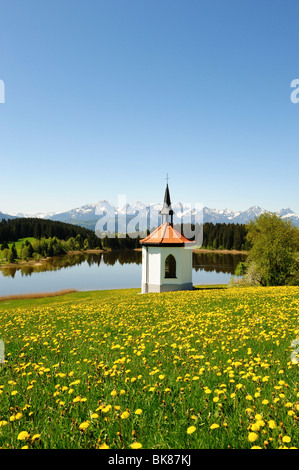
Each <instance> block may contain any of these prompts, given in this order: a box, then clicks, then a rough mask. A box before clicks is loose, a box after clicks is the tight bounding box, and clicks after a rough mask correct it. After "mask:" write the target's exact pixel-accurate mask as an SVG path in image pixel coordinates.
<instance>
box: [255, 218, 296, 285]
mask: <svg viewBox="0 0 299 470" xmlns="http://www.w3.org/2000/svg"><path fill="white" fill-rule="evenodd" d="M246 228H247V240H248V242H249V243H250V244H251V249H250V251H249V256H248V260H247V271H249V272H251V271H252V268H253V267H254V272H255V277H256V278H257V279H259V280H260V281H259V282H260V284H262V285H264V286H274V285H285V284H286V283H287V282H288V280H289V279H291V278H292V277H293V276H294V275H295V272H296V269H297V265H296V251H297V250H298V229H297V227H295V226H294V225H293V223H292V222H291V221H289V220H283V219H281V218H280V217H278V216H277V215H276V214H275V213H271V212H267V213H264V214H261V215H260V216H259V217H257V218H255V219H254V220H253V221H251V222H250V223H249V224H248V225H247V227H246Z"/></svg>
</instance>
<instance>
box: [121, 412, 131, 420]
mask: <svg viewBox="0 0 299 470" xmlns="http://www.w3.org/2000/svg"><path fill="white" fill-rule="evenodd" d="M129 416H130V413H129V412H128V411H124V412H123V413H122V414H121V415H120V417H121V419H127V418H128V417H129Z"/></svg>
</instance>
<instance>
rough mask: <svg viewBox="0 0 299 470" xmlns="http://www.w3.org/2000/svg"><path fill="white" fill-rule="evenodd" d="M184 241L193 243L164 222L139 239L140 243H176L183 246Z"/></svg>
mask: <svg viewBox="0 0 299 470" xmlns="http://www.w3.org/2000/svg"><path fill="white" fill-rule="evenodd" d="M186 243H188V244H190V243H194V242H193V241H190V240H188V238H186V237H184V235H182V234H181V233H180V232H178V231H177V230H176V229H175V228H173V225H172V224H170V223H168V222H164V224H162V225H160V227H158V228H156V229H155V230H154V231H153V232H152V233H150V234H149V235H148V236H147V237H145V238H143V239H142V240H140V244H141V245H145V246H146V245H178V246H184V245H185V244H186Z"/></svg>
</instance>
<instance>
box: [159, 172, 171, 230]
mask: <svg viewBox="0 0 299 470" xmlns="http://www.w3.org/2000/svg"><path fill="white" fill-rule="evenodd" d="M166 179H167V183H166V189H165V195H164V203H163V207H162V209H161V210H160V212H159V214H161V215H162V224H163V223H165V222H167V223H170V224H171V225H173V214H174V212H173V210H172V207H171V199H170V192H169V187H168V179H169V178H168V175H167V178H166ZM169 218H170V221H169Z"/></svg>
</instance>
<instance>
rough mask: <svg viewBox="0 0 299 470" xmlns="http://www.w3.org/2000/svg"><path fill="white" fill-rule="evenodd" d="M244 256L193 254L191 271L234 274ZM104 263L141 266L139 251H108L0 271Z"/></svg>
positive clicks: (11, 273)
mask: <svg viewBox="0 0 299 470" xmlns="http://www.w3.org/2000/svg"><path fill="white" fill-rule="evenodd" d="M245 259H246V255H232V254H224V253H193V269H194V270H195V271H196V272H197V271H207V272H211V271H216V272H217V273H229V274H234V272H235V269H236V267H237V265H238V263H239V262H240V261H244V260H245ZM101 262H102V263H104V264H105V265H108V266H114V265H115V264H116V263H119V264H120V265H122V266H123V265H124V264H132V263H133V264H137V265H139V264H141V262H142V255H141V251H133V250H132V251H129V250H128V251H109V252H107V253H80V254H76V255H66V256H57V257H54V258H51V259H49V260H47V261H43V262H42V263H41V264H40V265H38V266H30V265H27V266H17V265H16V266H11V267H8V268H3V269H2V270H1V272H2V275H3V276H5V277H12V278H14V277H15V275H16V271H17V270H20V271H21V275H22V276H31V274H32V273H41V272H45V271H57V270H59V269H63V268H69V267H71V266H80V265H81V264H82V263H87V264H88V266H90V267H91V266H93V265H94V264H95V265H97V266H100V264H101Z"/></svg>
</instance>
